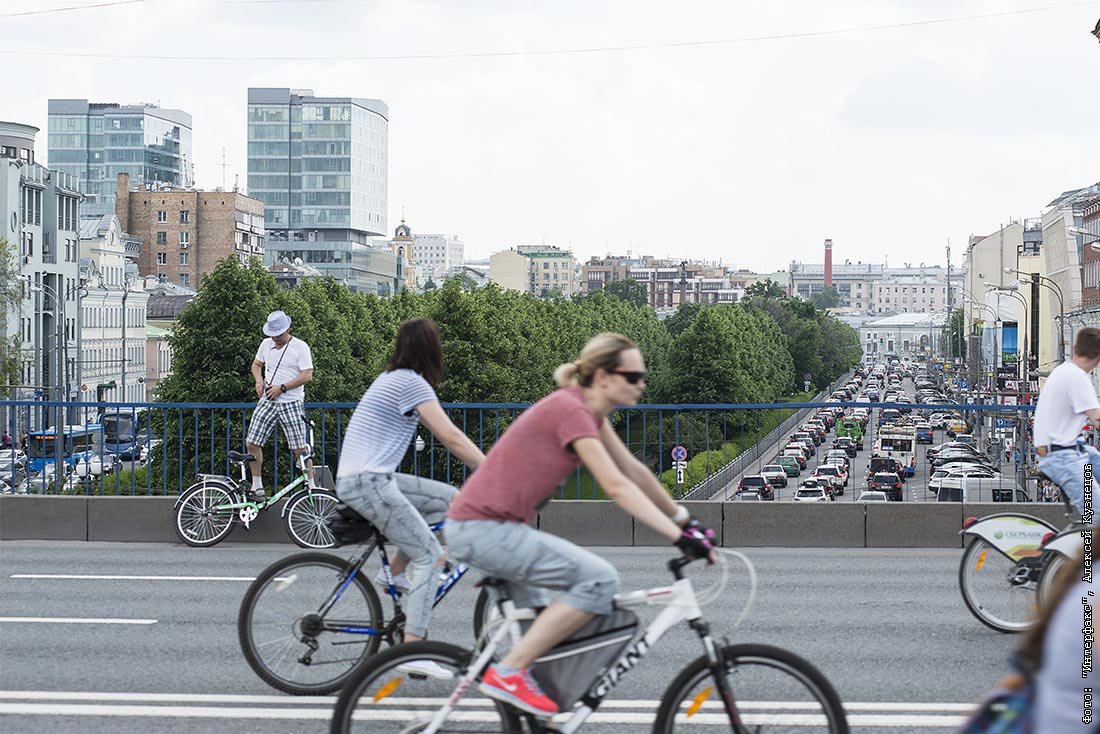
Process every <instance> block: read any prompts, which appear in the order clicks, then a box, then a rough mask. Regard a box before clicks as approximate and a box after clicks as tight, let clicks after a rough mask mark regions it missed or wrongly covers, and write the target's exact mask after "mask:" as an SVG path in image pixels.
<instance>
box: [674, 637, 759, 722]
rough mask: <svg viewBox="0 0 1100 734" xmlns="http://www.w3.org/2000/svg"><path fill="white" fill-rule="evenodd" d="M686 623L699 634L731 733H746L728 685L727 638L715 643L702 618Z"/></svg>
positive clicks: (731, 690)
mask: <svg viewBox="0 0 1100 734" xmlns="http://www.w3.org/2000/svg"><path fill="white" fill-rule="evenodd" d="M688 625H689V626H690V627H691V628H692V629H693V630H695V632H696V633H697V634H698V635H699V639H700V640H702V642H703V649H705V650H706V653H707V661H708V662H709V663H710V665H709V666H708V667H709V668H710V674H711V677H712V678H713V679H714V685H715V687H716V688H717V689H718V695H719V697H720V698H721V699H722V706H723V707H724V708H725V709H726V716H727V717H728V718H729V721H730V729H731V730H732V731H733V734H748V730H747V729H746V728H745V725H744V724H743V723H742V721H741V712H740V711H739V710H738V708H737V702H736V701H735V700H734V698H733V688H732V686H730V679H729V675H728V674H729V672H730V665H731V663H730V662H728V661H727V660H726V653H725V646H726V644H728V641H727V640H722V642H721V644H719V643H716V642H715V640H714V638H713V637H711V635H710V625H708V624H707V623H706V622H704V621H702V620H699V619H697V620H692V621H691V622H689V623H688Z"/></svg>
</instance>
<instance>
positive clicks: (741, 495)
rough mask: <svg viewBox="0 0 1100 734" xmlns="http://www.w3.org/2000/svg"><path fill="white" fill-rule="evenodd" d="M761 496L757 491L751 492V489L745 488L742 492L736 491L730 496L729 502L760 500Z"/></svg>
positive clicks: (761, 499)
mask: <svg viewBox="0 0 1100 734" xmlns="http://www.w3.org/2000/svg"><path fill="white" fill-rule="evenodd" d="M763 499H764V498H763V497H761V496H760V493H759V492H753V491H751V490H745V491H744V492H738V493H736V494H735V495H733V496H732V497H730V501H731V502H762V501H763Z"/></svg>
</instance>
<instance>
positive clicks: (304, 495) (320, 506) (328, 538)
mask: <svg viewBox="0 0 1100 734" xmlns="http://www.w3.org/2000/svg"><path fill="white" fill-rule="evenodd" d="M339 503H340V500H339V499H337V497H336V493H335V492H329V491H328V490H323V489H314V490H312V491H311V490H308V489H307V490H302V491H301V492H296V493H295V494H294V495H293V496H292V497H291V498H290V499H289V500H287V503H286V512H285V513H284V515H283V520H284V522H285V523H286V534H287V535H289V536H290V539H291V540H293V541H294V542H295V543H296V544H297V545H298V547H299V548H334V547H336V538H335V537H334V536H333V535H332V531H331V530H329V528H328V521H329V520H330V519H331V518H333V517H335V516H336V505H338V504H339Z"/></svg>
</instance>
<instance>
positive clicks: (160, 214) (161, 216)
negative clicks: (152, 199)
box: [157, 209, 168, 224]
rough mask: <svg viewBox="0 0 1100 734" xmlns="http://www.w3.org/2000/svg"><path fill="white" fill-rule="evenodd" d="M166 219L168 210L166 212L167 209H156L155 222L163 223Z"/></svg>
mask: <svg viewBox="0 0 1100 734" xmlns="http://www.w3.org/2000/svg"><path fill="white" fill-rule="evenodd" d="M167 221H168V212H167V210H165V209H158V210H157V222H158V223H160V224H164V223H165V222H167Z"/></svg>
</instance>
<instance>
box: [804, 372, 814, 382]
mask: <svg viewBox="0 0 1100 734" xmlns="http://www.w3.org/2000/svg"><path fill="white" fill-rule="evenodd" d="M802 379H803V380H805V381H806V382H809V381H810V380H811V379H813V377H812V376H811V375H810V373H809V372H807V373H806V374H804V375H802Z"/></svg>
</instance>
